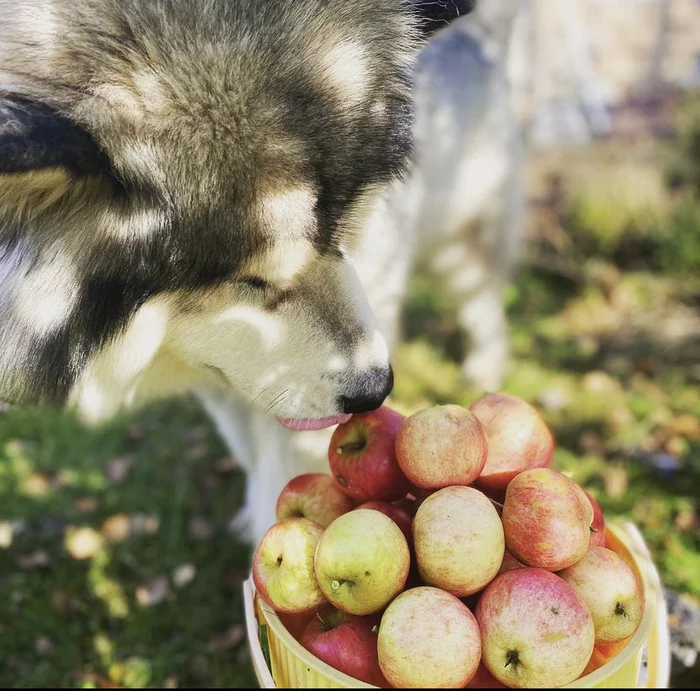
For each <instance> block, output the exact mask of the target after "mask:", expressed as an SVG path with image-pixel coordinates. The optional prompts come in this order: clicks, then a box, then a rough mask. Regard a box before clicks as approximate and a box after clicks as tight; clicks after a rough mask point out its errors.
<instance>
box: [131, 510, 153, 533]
mask: <svg viewBox="0 0 700 691" xmlns="http://www.w3.org/2000/svg"><path fill="white" fill-rule="evenodd" d="M129 521H130V527H131V532H132V533H133V534H134V535H155V534H156V533H157V532H158V529H159V528H160V519H159V518H158V516H149V515H148V514H145V513H135V514H133V515H132V516H131V517H130V518H129Z"/></svg>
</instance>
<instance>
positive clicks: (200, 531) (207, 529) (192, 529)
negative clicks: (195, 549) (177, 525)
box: [187, 516, 212, 540]
mask: <svg viewBox="0 0 700 691" xmlns="http://www.w3.org/2000/svg"><path fill="white" fill-rule="evenodd" d="M187 529H188V531H189V534H190V537H192V538H193V539H195V540H208V539H209V538H210V537H211V533H212V529H211V523H209V521H208V520H207V519H206V518H202V517H201V516H195V517H194V518H190V520H189V521H188V522H187Z"/></svg>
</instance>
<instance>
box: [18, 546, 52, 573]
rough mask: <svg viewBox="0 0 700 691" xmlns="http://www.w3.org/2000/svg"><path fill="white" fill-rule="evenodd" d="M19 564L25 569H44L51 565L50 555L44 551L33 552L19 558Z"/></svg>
mask: <svg viewBox="0 0 700 691" xmlns="http://www.w3.org/2000/svg"><path fill="white" fill-rule="evenodd" d="M17 563H18V564H19V565H20V566H21V567H22V568H23V569H42V568H44V567H46V566H48V565H49V563H50V559H49V555H48V554H46V552H44V551H41V550H40V551H38V552H32V553H31V554H26V555H24V556H22V557H18V558H17Z"/></svg>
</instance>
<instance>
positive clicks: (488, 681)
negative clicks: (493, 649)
mask: <svg viewBox="0 0 700 691" xmlns="http://www.w3.org/2000/svg"><path fill="white" fill-rule="evenodd" d="M465 688H467V689H507V688H508V687H507V686H505V685H503V684H501V682H500V681H498V679H496V677H494V676H493V674H491V672H489V670H488V669H487V668H486V665H485V664H484V663H483V662H482V663H481V664H480V665H479V667H478V669H477V670H476V674H475V675H474V676H473V677H472V680H471V681H470V682H469V683H468V684H467V685H466V686H465Z"/></svg>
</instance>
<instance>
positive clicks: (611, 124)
mask: <svg viewBox="0 0 700 691" xmlns="http://www.w3.org/2000/svg"><path fill="white" fill-rule="evenodd" d="M481 1H482V7H485V6H486V5H487V4H488V7H489V11H486V10H484V16H483V17H482V20H483V22H484V25H485V26H488V27H490V29H491V30H492V31H493V32H494V35H498V37H499V41H500V42H501V44H502V45H504V46H506V49H505V51H504V54H503V60H504V61H505V63H506V66H507V69H508V75H509V78H510V84H511V98H512V104H513V108H514V111H515V112H516V114H517V118H518V123H519V127H520V130H521V132H522V136H523V140H524V142H525V145H526V155H525V162H524V171H523V173H524V180H525V187H526V209H525V214H524V216H523V218H522V221H521V223H520V226H519V232H520V234H521V238H520V253H519V257H518V260H517V264H516V267H515V270H514V271H513V273H512V279H511V280H510V281H509V283H508V285H507V288H506V290H505V294H504V300H505V306H506V310H507V318H508V331H509V340H510V348H511V362H510V367H509V370H508V375H507V378H506V380H505V383H504V385H503V390H505V391H508V392H511V393H513V394H515V395H518V396H521V397H523V398H525V399H527V400H529V401H531V402H532V403H533V404H534V405H536V406H537V407H538V409H539V410H541V411H542V414H543V415H544V417H545V418H546V420H547V421H548V423H549V424H550V425H551V427H552V429H553V431H554V434H555V437H556V439H557V443H558V447H557V451H556V455H555V462H554V464H555V467H557V468H558V469H561V470H564V471H566V472H569V473H570V474H571V475H572V476H573V477H574V478H575V479H576V480H577V481H578V482H580V483H581V484H583V485H584V486H585V487H586V488H588V489H589V491H590V492H591V493H592V494H593V495H594V496H595V497H596V499H598V501H599V502H600V504H601V505H602V507H603V509H604V511H605V513H606V516H607V517H608V519H616V518H620V519H622V518H624V519H629V520H632V521H634V522H635V523H636V524H637V526H638V527H639V528H640V530H641V532H642V534H643V535H644V537H645V539H646V540H647V543H648V545H649V547H650V549H651V550H652V553H653V556H654V559H655V561H656V564H657V567H658V569H659V572H660V574H661V578H662V581H663V584H664V586H665V588H666V594H667V601H668V605H669V612H670V614H669V625H670V627H671V631H672V646H673V668H672V685H673V686H674V687H687V688H694V687H697V685H698V683H700V660H699V659H698V650H700V517H699V515H698V511H699V510H700V507H699V499H700V2H698V0H521V1H520V2H516V0H504V1H503V2H500V0H481ZM489 3H490V4H489ZM469 19H470V18H466V19H465V20H463V21H469ZM456 308H457V306H456V305H454V304H451V303H450V300H449V298H448V297H446V296H445V295H444V294H443V293H442V292H441V291H440V290H439V283H438V282H436V281H435V280H433V279H431V278H430V277H428V276H425V275H423V274H421V273H420V272H417V273H416V274H415V275H414V277H413V278H412V281H411V289H410V295H409V300H408V302H407V305H406V309H405V314H404V334H405V338H404V341H403V343H402V345H401V346H400V348H399V351H398V354H397V357H396V360H395V371H396V389H395V392H394V394H393V396H392V399H391V404H392V405H394V406H395V407H397V408H398V409H400V410H403V411H405V412H410V411H411V410H414V409H416V408H418V407H421V406H424V405H428V404H431V403H434V402H457V403H464V404H469V403H470V402H471V401H472V400H474V399H475V398H476V397H477V396H478V395H480V391H479V390H477V389H476V388H472V387H470V386H469V385H468V384H466V383H465V381H464V379H463V376H462V371H461V368H460V361H461V359H462V357H463V354H464V352H465V351H468V350H469V343H468V342H465V337H464V335H463V333H462V331H461V330H460V329H459V328H458V325H457V320H456V317H455V310H456ZM243 487H244V478H243V476H242V474H241V473H240V472H239V471H238V469H237V467H236V464H235V461H234V460H233V459H231V458H229V457H228V456H227V455H226V450H225V447H224V445H223V443H222V442H221V441H220V440H219V438H218V437H217V436H216V434H215V432H214V430H213V428H212V425H211V423H210V421H209V420H208V418H206V417H205V415H204V414H203V412H202V411H201V410H200V409H199V407H198V406H197V405H196V403H195V402H194V401H193V400H188V399H185V400H177V401H167V402H164V403H162V404H159V405H157V406H152V407H149V408H147V409H146V410H143V411H139V412H137V413H134V414H130V415H128V416H127V415H125V416H122V417H120V418H119V419H117V420H115V421H114V422H113V423H111V424H110V425H108V426H106V427H104V428H101V429H98V430H94V429H93V430H86V429H83V428H81V427H80V426H79V425H78V423H77V422H76V421H75V420H74V419H73V418H72V417H71V416H70V415H66V414H58V413H55V412H49V411H46V410H42V411H39V410H32V409H9V408H5V409H0V685H2V686H4V687H74V686H82V687H84V688H95V687H100V688H120V687H149V686H158V687H163V686H164V687H166V688H177V687H185V686H187V687H207V686H208V687H224V686H228V687H244V686H249V685H255V679H254V676H253V675H252V671H251V668H250V665H249V662H248V654H247V649H246V644H245V632H244V629H243V625H242V622H243V612H242V603H241V597H240V591H241V583H242V581H243V580H244V578H245V577H246V575H247V570H246V567H247V563H248V558H249V551H248V547H246V546H245V545H244V544H241V543H240V542H238V541H237V540H236V538H235V536H232V535H231V534H230V533H229V532H228V523H229V520H230V518H231V516H232V515H233V514H234V513H235V510H236V508H237V507H238V506H239V505H240V502H241V499H242V494H243Z"/></svg>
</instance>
